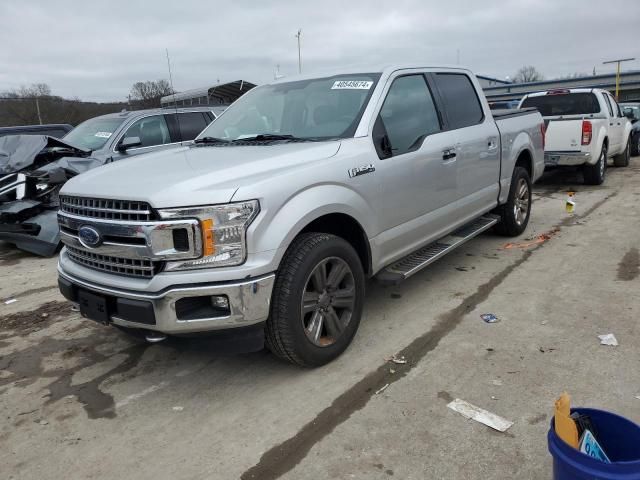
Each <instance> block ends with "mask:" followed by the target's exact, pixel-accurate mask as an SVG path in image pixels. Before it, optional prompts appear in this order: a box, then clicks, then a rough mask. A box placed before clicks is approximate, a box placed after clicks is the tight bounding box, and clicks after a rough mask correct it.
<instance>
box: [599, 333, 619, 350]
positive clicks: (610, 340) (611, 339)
mask: <svg viewBox="0 0 640 480" xmlns="http://www.w3.org/2000/svg"><path fill="white" fill-rule="evenodd" d="M598 338H599V339H600V345H609V346H612V347H617V346H618V339H617V338H616V336H615V335H614V334H613V333H607V334H605V335H598Z"/></svg>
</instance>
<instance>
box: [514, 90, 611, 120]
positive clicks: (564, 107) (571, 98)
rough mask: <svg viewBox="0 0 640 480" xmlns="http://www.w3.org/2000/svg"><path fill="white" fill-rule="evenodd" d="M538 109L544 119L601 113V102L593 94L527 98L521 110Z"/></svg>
mask: <svg viewBox="0 0 640 480" xmlns="http://www.w3.org/2000/svg"><path fill="white" fill-rule="evenodd" d="M527 107H532V108H537V109H538V111H539V112H540V114H541V115H542V116H543V117H555V116H561V115H589V114H594V113H600V102H598V98H597V97H596V95H595V94H594V93H592V92H576V93H560V94H547V95H536V96H533V97H527V98H525V99H524V101H523V102H522V105H521V108H527Z"/></svg>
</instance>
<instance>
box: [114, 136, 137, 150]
mask: <svg viewBox="0 0 640 480" xmlns="http://www.w3.org/2000/svg"><path fill="white" fill-rule="evenodd" d="M140 146H142V142H141V141H140V137H125V138H123V139H122V141H121V142H120V143H119V144H118V151H119V152H124V151H126V150H128V149H130V148H134V147H140Z"/></svg>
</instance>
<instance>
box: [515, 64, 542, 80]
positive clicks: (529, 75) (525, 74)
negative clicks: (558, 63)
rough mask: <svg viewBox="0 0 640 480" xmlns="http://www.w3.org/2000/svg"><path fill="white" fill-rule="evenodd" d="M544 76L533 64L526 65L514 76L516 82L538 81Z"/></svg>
mask: <svg viewBox="0 0 640 480" xmlns="http://www.w3.org/2000/svg"><path fill="white" fill-rule="evenodd" d="M540 80H544V76H543V75H542V74H541V73H540V72H539V71H538V70H536V67H534V66H533V65H525V66H524V67H522V68H520V70H518V72H517V73H516V74H515V75H514V76H513V82H514V83H527V82H538V81H540Z"/></svg>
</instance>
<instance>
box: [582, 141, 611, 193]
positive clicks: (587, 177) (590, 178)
mask: <svg viewBox="0 0 640 480" xmlns="http://www.w3.org/2000/svg"><path fill="white" fill-rule="evenodd" d="M582 174H583V175H584V183H586V184H587V185H602V183H603V182H604V178H605V176H606V174H607V146H606V145H602V150H601V151H600V157H599V158H598V161H597V162H596V163H595V165H589V164H588V163H587V164H585V166H584V167H582Z"/></svg>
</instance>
